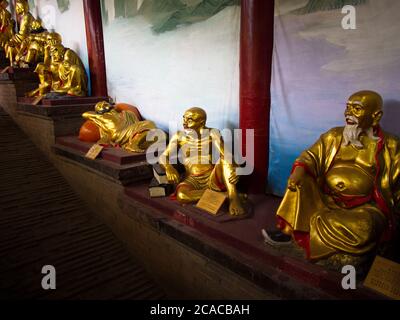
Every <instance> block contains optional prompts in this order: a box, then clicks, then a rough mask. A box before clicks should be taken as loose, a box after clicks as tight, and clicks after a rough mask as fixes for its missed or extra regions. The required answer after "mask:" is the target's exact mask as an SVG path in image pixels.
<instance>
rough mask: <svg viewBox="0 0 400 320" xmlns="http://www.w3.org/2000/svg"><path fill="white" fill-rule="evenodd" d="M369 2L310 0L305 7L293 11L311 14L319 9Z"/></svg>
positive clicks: (364, 0)
mask: <svg viewBox="0 0 400 320" xmlns="http://www.w3.org/2000/svg"><path fill="white" fill-rule="evenodd" d="M367 2H368V0H309V1H308V2H307V4H306V5H305V6H304V7H302V8H300V9H297V10H295V11H294V12H293V13H296V14H309V13H313V12H318V11H325V10H337V9H341V8H343V7H344V6H345V5H353V6H357V5H360V4H365V3H367Z"/></svg>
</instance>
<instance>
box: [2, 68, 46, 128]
mask: <svg viewBox="0 0 400 320" xmlns="http://www.w3.org/2000/svg"><path fill="white" fill-rule="evenodd" d="M22 73H24V76H23V77H25V78H26V79H25V80H22V79H21V78H19V79H18V76H17V77H14V75H13V74H8V73H6V74H0V76H3V78H5V79H6V80H4V79H3V80H0V106H1V107H2V108H3V109H4V111H5V112H7V113H8V114H9V115H10V116H11V117H12V118H13V119H14V120H16V118H17V116H18V115H17V103H18V101H17V100H18V98H19V97H23V96H24V95H25V93H27V92H29V91H31V90H34V89H35V88H37V87H38V85H39V82H38V79H37V77H36V74H35V73H33V72H27V71H22ZM27 79H28V80H27Z"/></svg>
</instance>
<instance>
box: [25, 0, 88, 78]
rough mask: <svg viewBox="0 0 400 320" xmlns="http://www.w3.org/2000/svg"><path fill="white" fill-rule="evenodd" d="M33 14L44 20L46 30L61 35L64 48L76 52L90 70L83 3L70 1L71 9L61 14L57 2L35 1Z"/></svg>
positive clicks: (49, 0) (54, 0) (75, 0)
mask: <svg viewBox="0 0 400 320" xmlns="http://www.w3.org/2000/svg"><path fill="white" fill-rule="evenodd" d="M31 12H32V14H33V15H34V16H39V17H40V18H41V19H42V21H43V24H44V27H45V28H47V29H49V30H51V31H52V30H54V31H56V32H58V33H60V34H61V36H62V38H63V44H64V46H66V47H68V48H70V49H72V50H74V51H75V52H76V53H77V54H78V55H79V56H80V58H81V59H82V62H83V64H84V65H85V67H86V70H89V68H88V65H89V62H88V52H87V45H86V31H85V18H84V13H83V1H82V0H70V6H69V9H68V10H67V11H65V12H63V13H61V12H60V10H59V9H58V6H57V1H56V0H35V8H34V9H32V10H31Z"/></svg>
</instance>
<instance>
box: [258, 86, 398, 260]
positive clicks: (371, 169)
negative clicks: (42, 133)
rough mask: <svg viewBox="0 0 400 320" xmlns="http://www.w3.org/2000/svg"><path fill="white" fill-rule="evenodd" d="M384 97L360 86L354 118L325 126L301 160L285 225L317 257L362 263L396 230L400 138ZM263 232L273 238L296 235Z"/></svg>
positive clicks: (350, 113)
mask: <svg viewBox="0 0 400 320" xmlns="http://www.w3.org/2000/svg"><path fill="white" fill-rule="evenodd" d="M382 104H383V101H382V98H381V96H380V95H379V94H378V93H376V92H373V91H360V92H357V93H355V94H353V95H352V96H351V97H350V98H349V99H348V101H347V107H346V111H345V119H346V126H345V127H338V128H333V129H331V130H329V131H328V132H326V133H325V134H323V135H322V136H321V137H320V138H319V139H318V141H317V142H316V143H315V144H314V145H313V146H312V147H311V148H309V149H308V150H306V151H304V152H303V153H302V154H301V155H300V157H299V158H298V159H297V160H296V161H295V163H294V166H293V170H292V174H291V176H290V178H289V182H288V189H287V191H286V194H285V196H284V198H283V201H282V203H281V205H280V207H279V209H278V211H277V219H278V228H279V229H280V230H281V232H282V233H283V234H286V235H288V236H290V238H289V239H293V240H294V241H295V242H296V243H297V244H298V245H299V246H300V247H302V248H303V249H305V251H306V254H307V257H308V258H309V259H311V260H314V261H320V262H322V263H328V264H331V265H333V266H336V267H338V266H339V267H340V266H343V265H346V264H352V265H357V264H361V263H363V262H364V261H365V260H366V258H367V257H368V256H373V255H374V254H375V253H376V249H377V247H378V245H379V244H381V243H382V242H386V241H389V240H390V239H391V237H392V236H393V233H394V231H395V226H396V223H395V221H396V219H397V218H398V214H399V211H400V210H399V209H400V207H399V205H400V142H399V139H398V138H397V137H395V136H393V135H391V134H388V133H386V132H384V131H382V129H381V128H380V126H379V123H380V120H381V118H382V115H383V112H382ZM263 234H264V237H265V240H266V242H269V243H271V244H277V242H279V241H285V240H288V239H284V238H285V237H284V236H282V234H279V233H275V234H274V233H269V234H268V233H267V232H266V231H264V230H263Z"/></svg>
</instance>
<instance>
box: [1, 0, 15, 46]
mask: <svg viewBox="0 0 400 320" xmlns="http://www.w3.org/2000/svg"><path fill="white" fill-rule="evenodd" d="M7 7H8V1H6V0H1V1H0V47H1V48H4V46H5V45H6V43H7V42H8V41H9V40H10V39H11V38H12V37H13V36H14V26H15V21H14V19H12V16H11V13H10V12H9V11H8V10H7Z"/></svg>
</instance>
